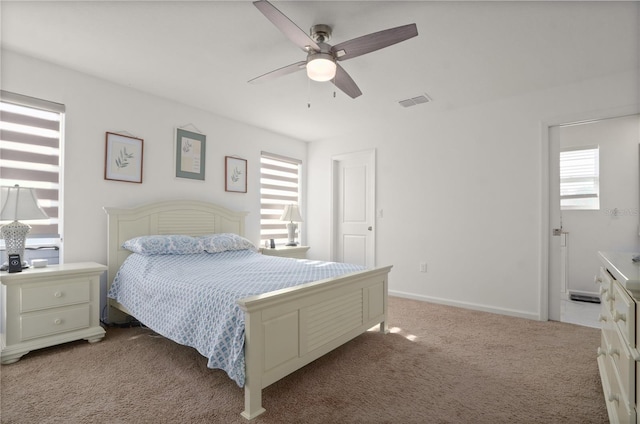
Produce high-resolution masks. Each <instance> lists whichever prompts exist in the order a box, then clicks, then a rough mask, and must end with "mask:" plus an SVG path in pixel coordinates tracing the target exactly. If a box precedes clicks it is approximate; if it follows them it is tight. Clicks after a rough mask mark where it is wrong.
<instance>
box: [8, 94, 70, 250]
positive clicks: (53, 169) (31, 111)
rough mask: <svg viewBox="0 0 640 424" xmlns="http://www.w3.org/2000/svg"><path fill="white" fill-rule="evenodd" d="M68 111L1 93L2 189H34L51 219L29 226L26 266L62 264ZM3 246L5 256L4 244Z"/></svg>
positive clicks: (29, 222)
mask: <svg viewBox="0 0 640 424" xmlns="http://www.w3.org/2000/svg"><path fill="white" fill-rule="evenodd" d="M64 110H65V107H64V105H61V104H58V103H53V102H49V101H46V100H41V99H36V98H32V97H28V96H23V95H20V94H15V93H10V92H7V91H4V90H2V91H0V179H1V180H2V183H1V184H2V186H13V185H16V184H18V185H20V186H21V187H27V188H35V193H36V197H37V199H38V204H39V205H40V207H42V209H43V210H44V211H45V213H46V214H47V216H49V219H43V220H36V221H26V222H24V223H26V224H29V225H30V226H31V231H30V232H29V235H28V236H27V242H26V249H25V258H24V259H25V260H27V261H29V260H31V259H41V258H46V259H47V260H48V261H49V263H58V260H59V247H60V240H61V231H62V230H61V228H60V227H61V225H60V223H61V221H62V220H61V212H60V209H61V208H60V203H61V202H60V191H61V184H60V174H61V164H60V161H61V159H60V158H61V150H62V138H63V128H64ZM0 224H2V223H0ZM0 245H1V247H2V250H4V240H0ZM0 256H4V251H2V255H0ZM2 259H3V260H4V259H5V258H4V257H3V258H2Z"/></svg>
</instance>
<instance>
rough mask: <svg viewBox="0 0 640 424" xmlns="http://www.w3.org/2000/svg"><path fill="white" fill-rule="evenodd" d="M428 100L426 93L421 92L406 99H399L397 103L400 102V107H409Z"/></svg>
mask: <svg viewBox="0 0 640 424" xmlns="http://www.w3.org/2000/svg"><path fill="white" fill-rule="evenodd" d="M430 101H431V99H430V98H429V97H427V95H426V94H421V95H419V96H417V97H412V98H410V99H406V100H400V101H399V102H398V103H400V106H402V107H410V106H415V105H419V104H422V103H429V102H430Z"/></svg>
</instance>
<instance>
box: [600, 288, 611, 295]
mask: <svg viewBox="0 0 640 424" xmlns="http://www.w3.org/2000/svg"><path fill="white" fill-rule="evenodd" d="M607 290H609V289H608V288H606V287H604V286H600V296H602V295H603V294H605V293H606V292H607Z"/></svg>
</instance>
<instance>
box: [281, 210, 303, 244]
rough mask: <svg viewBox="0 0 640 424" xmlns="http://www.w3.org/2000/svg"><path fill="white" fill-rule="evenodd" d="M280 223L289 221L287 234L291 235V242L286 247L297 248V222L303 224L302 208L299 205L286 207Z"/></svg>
mask: <svg viewBox="0 0 640 424" xmlns="http://www.w3.org/2000/svg"><path fill="white" fill-rule="evenodd" d="M280 221H289V222H288V223H287V232H288V235H289V242H288V243H287V244H286V246H297V245H298V243H296V230H297V229H298V224H296V222H302V217H301V216H300V208H299V207H298V205H294V204H291V205H286V206H285V207H284V211H283V212H282V216H281V217H280Z"/></svg>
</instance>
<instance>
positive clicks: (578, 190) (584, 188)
mask: <svg viewBox="0 0 640 424" xmlns="http://www.w3.org/2000/svg"><path fill="white" fill-rule="evenodd" d="M599 156H600V155H599V148H598V147H588V148H584V147H581V148H572V149H563V150H562V151H561V152H560V209H562V210H571V209H573V210H577V209H584V210H597V209H600V199H599V194H600V158H599Z"/></svg>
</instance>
